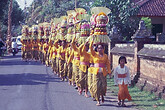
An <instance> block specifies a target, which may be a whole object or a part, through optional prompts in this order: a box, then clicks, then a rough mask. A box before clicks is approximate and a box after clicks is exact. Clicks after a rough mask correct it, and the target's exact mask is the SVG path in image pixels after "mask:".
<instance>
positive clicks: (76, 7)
mask: <svg viewBox="0 0 165 110" xmlns="http://www.w3.org/2000/svg"><path fill="white" fill-rule="evenodd" d="M76 8H77V0H75V9H76Z"/></svg>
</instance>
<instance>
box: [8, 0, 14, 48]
mask: <svg viewBox="0 0 165 110" xmlns="http://www.w3.org/2000/svg"><path fill="white" fill-rule="evenodd" d="M12 5H13V0H10V3H9V11H8V30H7V49H8V51H10V49H11V13H12Z"/></svg>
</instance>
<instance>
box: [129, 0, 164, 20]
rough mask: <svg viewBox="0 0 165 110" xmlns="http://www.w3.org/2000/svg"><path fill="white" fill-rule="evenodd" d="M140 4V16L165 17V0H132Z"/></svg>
mask: <svg viewBox="0 0 165 110" xmlns="http://www.w3.org/2000/svg"><path fill="white" fill-rule="evenodd" d="M132 2H134V3H135V4H136V5H138V6H139V8H140V9H139V13H138V16H158V17H165V0H132Z"/></svg>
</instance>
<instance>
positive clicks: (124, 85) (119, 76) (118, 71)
mask: <svg viewBox="0 0 165 110" xmlns="http://www.w3.org/2000/svg"><path fill="white" fill-rule="evenodd" d="M126 63H127V60H126V57H124V56H121V57H120V58H119V65H118V66H117V67H116V68H115V71H114V83H115V85H118V86H119V92H118V105H119V106H123V107H125V106H126V105H125V104H124V100H125V99H128V101H131V100H132V99H131V96H130V94H129V91H128V85H130V84H131V80H130V73H129V69H128V67H127V66H125V64H126Z"/></svg>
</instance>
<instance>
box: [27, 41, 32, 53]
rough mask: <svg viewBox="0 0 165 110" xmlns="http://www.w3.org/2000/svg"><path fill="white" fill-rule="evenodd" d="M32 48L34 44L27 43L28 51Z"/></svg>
mask: <svg viewBox="0 0 165 110" xmlns="http://www.w3.org/2000/svg"><path fill="white" fill-rule="evenodd" d="M31 49H32V44H31V43H27V49H26V50H27V51H30V50H31Z"/></svg>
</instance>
